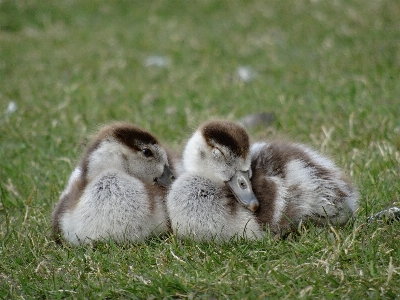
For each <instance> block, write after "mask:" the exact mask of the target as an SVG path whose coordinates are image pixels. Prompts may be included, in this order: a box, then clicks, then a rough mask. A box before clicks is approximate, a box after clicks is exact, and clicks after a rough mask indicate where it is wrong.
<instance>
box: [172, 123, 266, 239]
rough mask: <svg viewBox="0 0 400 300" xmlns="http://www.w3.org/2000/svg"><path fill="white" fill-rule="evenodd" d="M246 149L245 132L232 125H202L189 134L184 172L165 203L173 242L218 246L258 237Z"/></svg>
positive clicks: (259, 227) (247, 149)
mask: <svg viewBox="0 0 400 300" xmlns="http://www.w3.org/2000/svg"><path fill="white" fill-rule="evenodd" d="M249 148H250V144H249V137H248V135H247V133H246V131H245V130H244V129H243V128H242V127H241V126H240V125H238V124H236V123H233V122H229V121H211V122H207V123H205V124H203V125H201V126H200V127H199V128H198V130H197V131H196V132H195V133H194V134H193V136H192V137H191V138H190V140H189V141H188V143H187V145H186V148H185V150H184V152H183V165H184V170H185V172H184V173H183V174H182V175H181V176H179V177H178V179H177V180H176V181H175V182H174V183H173V184H172V186H171V188H170V191H169V193H168V197H167V209H168V213H169V217H170V220H171V227H172V230H173V232H174V233H175V234H177V235H178V237H181V238H182V237H192V238H193V239H195V240H200V241H201V240H203V241H204V240H212V239H215V240H217V241H223V240H229V239H231V238H235V237H246V238H250V239H254V238H258V237H261V236H262V232H261V226H260V225H259V223H258V222H257V219H256V218H255V216H254V215H253V213H252V211H255V210H257V208H258V201H257V199H256V198H255V196H254V193H253V191H252V188H251V183H250V177H251V169H250V163H251V161H250V152H249ZM239 202H240V203H239Z"/></svg>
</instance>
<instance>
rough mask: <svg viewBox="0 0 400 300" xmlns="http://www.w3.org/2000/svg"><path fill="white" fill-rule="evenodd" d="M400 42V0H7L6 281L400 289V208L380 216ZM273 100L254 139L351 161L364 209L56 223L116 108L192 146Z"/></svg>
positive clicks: (32, 288)
mask: <svg viewBox="0 0 400 300" xmlns="http://www.w3.org/2000/svg"><path fill="white" fill-rule="evenodd" d="M399 41H400V3H399V2H398V1H395V0H382V1H366V0H364V1H362V0H351V1H344V0H338V1H302V0H299V1H292V2H285V1H278V0H271V1H262V0H254V1H236V0H233V1H229V2H228V1H218V0H217V1H211V0H201V1H196V2H192V1H191V2H189V1H168V2H167V1H159V0H155V1H101V0H96V1H89V0H81V1H77V0H71V1H36V0H30V1H20V0H14V1H11V0H3V1H0V200H1V201H0V298H12V299H38V298H48V299H61V298H85V297H86V298H139V299H143V298H149V299H152V298H154V299H159V298H206V299H209V298H213V297H215V298H231V299H235V298H251V299H262V298H269V299H271V298H300V297H304V298H315V299H329V298H334V299H336V298H349V299H367V298H373V299H378V298H379V299H382V298H383V299H385V298H387V299H393V298H399V297H400V247H399V245H400V234H399V233H400V224H399V222H398V223H393V224H372V225H370V226H366V225H365V224H364V223H365V220H366V217H367V216H369V215H371V214H372V213H374V212H378V211H379V210H381V209H384V208H386V207H387V206H389V205H390V203H392V202H393V201H395V202H396V201H397V204H399V200H398V197H399V191H400V181H399V171H400V117H399V116H400V99H399V95H400V81H399V79H400V44H399ZM154 55H159V56H162V57H165V58H167V59H168V62H169V64H168V65H167V66H166V67H162V68H160V67H156V66H151V67H149V66H146V64H145V61H146V59H147V58H148V57H150V56H154ZM240 66H247V67H249V68H251V69H253V70H254V71H255V72H256V74H257V76H256V77H255V78H254V79H253V80H252V81H250V82H243V81H241V80H240V78H238V76H237V73H236V70H237V68H238V67H240ZM11 101H14V102H15V103H16V104H17V105H18V109H17V111H15V112H14V113H12V114H6V113H5V111H6V109H7V106H8V103H9V102H11ZM262 111H265V112H270V113H274V114H275V115H276V120H275V122H274V123H273V124H272V125H271V126H270V127H268V128H254V129H251V130H250V134H251V137H252V140H258V139H264V138H274V137H285V138H288V139H292V140H295V141H299V142H304V143H307V144H309V145H310V146H313V147H315V148H316V149H318V150H320V151H322V152H323V153H325V154H327V155H330V156H331V157H333V158H334V159H335V161H336V162H337V163H338V165H339V166H341V167H342V168H343V169H344V170H345V171H346V173H348V174H349V175H350V176H351V178H352V180H353V181H354V182H355V183H356V184H357V186H358V187H359V190H360V193H361V201H360V210H359V212H358V215H357V219H356V221H355V223H354V225H353V226H349V227H347V228H341V229H336V231H335V232H333V231H331V230H328V229H327V230H323V231H319V230H318V229H316V228H309V229H307V230H305V231H304V232H303V234H302V235H301V236H290V237H289V238H288V239H286V240H284V241H272V240H269V239H265V240H263V241H257V242H247V241H238V242H231V243H227V244H222V245H217V244H213V243H209V244H206V243H205V244H196V243H194V242H192V241H177V240H176V239H175V237H174V236H172V235H169V236H166V237H162V238H159V239H158V238H155V239H150V240H149V241H147V242H146V243H144V244H131V245H125V246H121V245H114V244H113V243H109V244H100V245H96V246H94V247H90V246H85V247H75V248H73V247H68V246H66V247H60V246H58V245H56V244H55V243H54V242H53V241H52V239H51V238H50V215H51V212H52V209H53V207H54V205H55V203H56V202H57V200H58V197H59V194H60V192H61V191H62V189H63V188H64V186H65V184H66V180H67V178H68V176H69V174H70V173H71V171H72V169H73V167H74V165H75V164H76V162H77V161H78V159H79V157H80V155H81V154H82V151H83V149H84V146H85V144H86V142H87V139H88V137H89V136H90V134H91V133H92V132H93V131H94V130H96V128H98V126H100V125H101V124H104V123H109V122H111V121H113V120H124V121H129V122H132V123H135V124H137V125H139V126H142V127H144V128H146V129H148V130H150V131H152V132H153V133H154V134H155V135H156V136H157V137H158V138H159V139H160V140H161V141H163V142H164V143H165V144H166V145H168V146H170V147H172V148H174V149H176V150H179V149H182V146H183V145H184V142H185V140H186V139H187V138H188V137H189V135H190V133H191V132H192V131H193V129H194V128H196V127H197V126H198V125H199V124H200V123H202V122H204V121H206V120H208V119H210V118H227V119H230V120H239V119H240V118H242V117H244V116H246V115H248V114H251V113H255V112H262Z"/></svg>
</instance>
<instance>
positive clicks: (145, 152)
mask: <svg viewBox="0 0 400 300" xmlns="http://www.w3.org/2000/svg"><path fill="white" fill-rule="evenodd" d="M142 153H143V155H144V156H146V157H150V156H153V152H151V150H150V149H148V148H144V149H142Z"/></svg>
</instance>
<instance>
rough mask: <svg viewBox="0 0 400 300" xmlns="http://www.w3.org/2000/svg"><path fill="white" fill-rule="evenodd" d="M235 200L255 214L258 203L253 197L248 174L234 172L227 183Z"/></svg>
mask: <svg viewBox="0 0 400 300" xmlns="http://www.w3.org/2000/svg"><path fill="white" fill-rule="evenodd" d="M227 184H228V186H229V188H230V189H231V191H232V193H233V194H234V195H235V197H236V199H237V200H238V201H239V202H240V203H241V204H242V205H243V206H244V207H246V208H248V209H249V210H251V211H252V212H255V211H256V210H257V209H258V207H259V205H260V204H259V203H258V200H257V198H256V196H255V195H254V192H253V189H252V187H251V182H250V178H249V172H243V171H236V173H235V175H233V177H232V178H231V179H230V180H229V181H228V182H227Z"/></svg>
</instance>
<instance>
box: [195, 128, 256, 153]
mask: <svg viewBox="0 0 400 300" xmlns="http://www.w3.org/2000/svg"><path fill="white" fill-rule="evenodd" d="M201 132H202V133H203V136H204V138H205V140H206V142H207V144H208V145H209V146H210V147H213V146H214V144H215V143H217V144H220V145H223V146H225V147H227V148H229V149H230V150H231V151H232V152H233V153H234V154H235V155H236V156H238V157H242V158H246V156H247V154H248V153H249V148H250V142H249V136H248V134H247V132H246V131H245V130H244V129H243V128H242V127H241V126H240V125H238V124H236V123H234V122H230V121H210V122H207V123H205V124H203V126H202V127H201Z"/></svg>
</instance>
